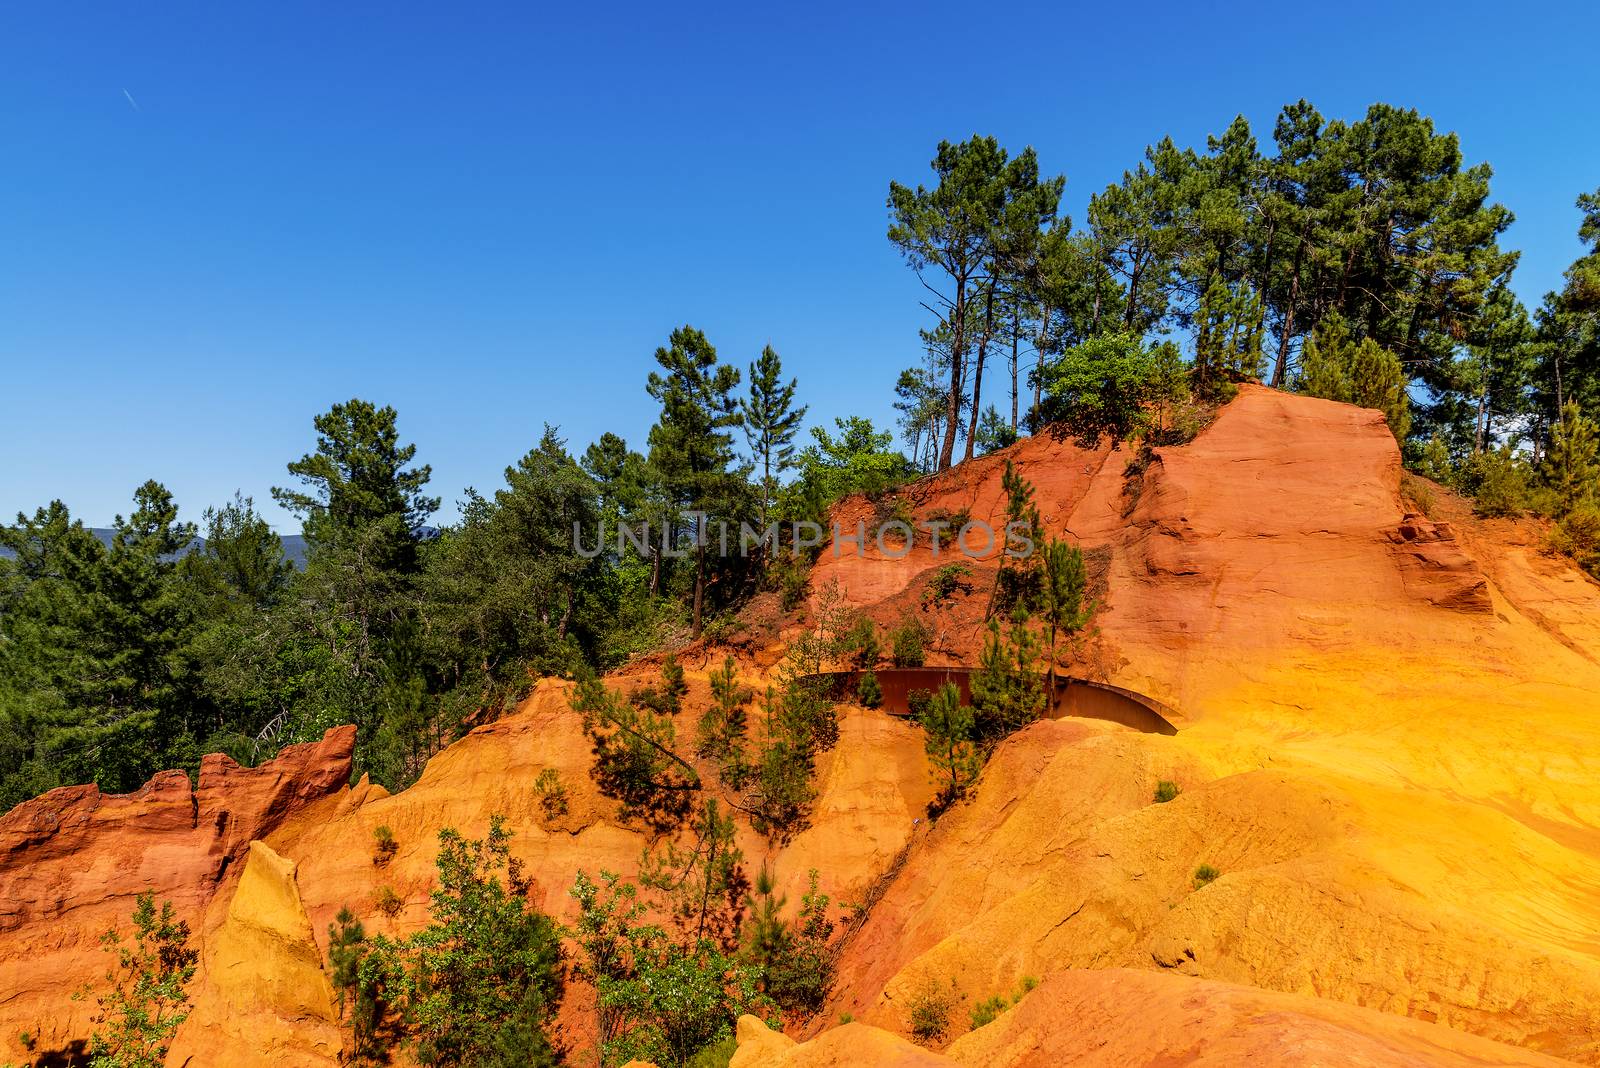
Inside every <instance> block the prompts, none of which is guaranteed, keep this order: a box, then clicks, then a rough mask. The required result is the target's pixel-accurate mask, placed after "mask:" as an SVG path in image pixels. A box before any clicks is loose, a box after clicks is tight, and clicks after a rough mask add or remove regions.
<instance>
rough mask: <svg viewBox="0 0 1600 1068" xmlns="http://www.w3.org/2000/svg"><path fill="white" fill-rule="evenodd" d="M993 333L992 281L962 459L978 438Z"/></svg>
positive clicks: (973, 378)
mask: <svg viewBox="0 0 1600 1068" xmlns="http://www.w3.org/2000/svg"><path fill="white" fill-rule="evenodd" d="M993 333H994V283H993V282H992V281H991V282H990V283H989V296H988V300H987V301H986V302H985V305H984V309H983V335H982V336H981V337H979V338H978V362H977V365H976V367H975V368H974V370H973V375H972V419H971V421H969V422H968V423H967V448H966V454H965V455H964V456H963V457H962V459H963V460H970V459H972V445H973V443H974V442H975V441H977V439H978V410H979V405H980V404H981V403H982V400H983V363H984V360H985V358H986V357H987V355H988V352H989V337H990V335H991V334H993Z"/></svg>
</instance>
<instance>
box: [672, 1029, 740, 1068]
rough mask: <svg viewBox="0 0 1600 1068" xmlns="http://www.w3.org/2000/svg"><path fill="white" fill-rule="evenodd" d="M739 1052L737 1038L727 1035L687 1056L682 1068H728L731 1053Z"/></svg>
mask: <svg viewBox="0 0 1600 1068" xmlns="http://www.w3.org/2000/svg"><path fill="white" fill-rule="evenodd" d="M738 1052H739V1040H738V1039H736V1038H734V1037H733V1036H732V1035H729V1036H728V1037H727V1038H724V1039H722V1040H721V1041H719V1042H713V1043H712V1044H711V1045H709V1046H706V1047H705V1048H704V1049H702V1050H701V1051H700V1052H699V1053H696V1054H695V1055H694V1056H693V1057H690V1058H689V1062H688V1064H686V1065H685V1066H684V1068H728V1064H729V1063H730V1062H731V1061H732V1060H733V1055H734V1054H735V1053H738Z"/></svg>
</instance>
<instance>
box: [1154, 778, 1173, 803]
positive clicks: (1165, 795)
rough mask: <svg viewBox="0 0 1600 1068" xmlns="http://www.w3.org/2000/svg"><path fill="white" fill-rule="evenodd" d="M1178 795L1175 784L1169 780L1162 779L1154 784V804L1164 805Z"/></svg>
mask: <svg viewBox="0 0 1600 1068" xmlns="http://www.w3.org/2000/svg"><path fill="white" fill-rule="evenodd" d="M1178 793H1179V790H1178V784H1177V783H1175V782H1173V781H1172V780H1171V779H1162V780H1161V781H1160V782H1158V783H1156V804H1158V805H1164V804H1166V803H1167V802H1168V801H1171V800H1172V799H1173V798H1175V797H1177V796H1178Z"/></svg>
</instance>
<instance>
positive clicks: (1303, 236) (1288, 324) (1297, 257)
mask: <svg viewBox="0 0 1600 1068" xmlns="http://www.w3.org/2000/svg"><path fill="white" fill-rule="evenodd" d="M1310 238H1311V217H1310V216H1309V215H1308V216H1306V224H1305V226H1304V227H1302V228H1301V230H1300V244H1299V246H1298V247H1296V248H1295V250H1294V270H1293V271H1292V272H1291V273H1290V275H1289V299H1288V301H1287V302H1285V304H1284V310H1283V337H1282V338H1280V339H1279V340H1278V362H1277V364H1276V365H1274V366H1273V368H1272V387H1273V388H1274V389H1282V388H1283V384H1284V382H1285V381H1286V380H1287V379H1288V377H1289V339H1290V338H1292V337H1294V309H1295V305H1297V304H1299V303H1300V267H1301V264H1302V263H1303V262H1304V261H1305V252H1306V243H1307V241H1309V240H1310Z"/></svg>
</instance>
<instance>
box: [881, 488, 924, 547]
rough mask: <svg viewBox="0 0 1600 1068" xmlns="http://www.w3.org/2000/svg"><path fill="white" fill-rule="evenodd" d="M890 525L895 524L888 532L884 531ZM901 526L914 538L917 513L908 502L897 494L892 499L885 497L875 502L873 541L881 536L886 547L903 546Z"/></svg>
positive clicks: (903, 530)
mask: <svg viewBox="0 0 1600 1068" xmlns="http://www.w3.org/2000/svg"><path fill="white" fill-rule="evenodd" d="M891 523H892V524H895V526H893V527H892V528H891V529H889V530H888V531H885V530H884V528H885V527H888V526H889V525H890V524H891ZM901 524H903V525H904V527H905V528H907V529H909V530H910V531H911V535H912V536H915V534H916V529H917V513H916V511H915V510H914V509H913V508H912V507H911V502H910V501H909V500H907V499H906V498H904V497H902V496H899V495H898V494H897V495H895V496H893V497H885V498H883V499H881V500H879V501H878V502H876V504H875V506H874V509H873V526H872V536H873V538H874V539H877V538H878V537H879V536H882V537H883V543H884V545H886V546H887V545H891V544H892V545H896V546H900V545H904V544H905V537H906V530H905V529H902V528H901Z"/></svg>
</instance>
